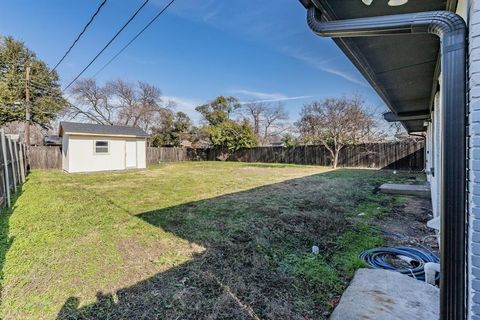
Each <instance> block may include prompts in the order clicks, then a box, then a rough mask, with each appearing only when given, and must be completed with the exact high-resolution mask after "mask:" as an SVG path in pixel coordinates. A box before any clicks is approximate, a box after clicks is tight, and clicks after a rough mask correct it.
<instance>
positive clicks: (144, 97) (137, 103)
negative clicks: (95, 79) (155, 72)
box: [107, 80, 168, 131]
mask: <svg viewBox="0 0 480 320" xmlns="http://www.w3.org/2000/svg"><path fill="white" fill-rule="evenodd" d="M107 86H109V87H110V88H111V90H112V92H113V93H114V94H115V96H116V97H117V98H118V99H117V100H118V101H119V103H118V110H119V111H118V122H119V123H121V124H123V125H128V126H138V127H141V128H142V129H144V130H145V131H148V130H149V129H150V128H151V127H152V125H153V124H154V123H156V122H158V121H160V118H162V117H164V116H165V115H166V112H167V109H168V108H167V107H164V106H163V101H162V99H161V91H160V89H159V88H157V87H155V86H154V85H151V84H148V83H145V82H138V86H135V84H133V83H129V82H125V81H122V80H116V81H113V82H110V83H108V84H107Z"/></svg>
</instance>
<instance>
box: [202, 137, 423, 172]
mask: <svg viewBox="0 0 480 320" xmlns="http://www.w3.org/2000/svg"><path fill="white" fill-rule="evenodd" d="M222 154H223V153H222V151H221V150H218V149H209V150H208V151H207V160H210V161H213V160H216V159H218V158H220V157H221V155H222ZM424 159H425V157H424V143H423V141H408V142H388V143H370V144H359V145H349V146H346V147H344V148H343V149H342V150H341V151H340V154H339V158H338V166H339V167H361V168H378V169H396V170H415V171H421V170H423V168H424ZM227 161H241V162H267V163H293V164H306V165H321V166H330V165H331V164H332V157H331V154H330V152H329V151H328V150H327V148H325V147H324V146H318V145H315V146H297V147H290V148H286V147H256V148H248V149H240V150H238V151H236V152H234V153H232V154H230V155H229V156H228V158H227Z"/></svg>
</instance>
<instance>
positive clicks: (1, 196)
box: [0, 129, 27, 207]
mask: <svg viewBox="0 0 480 320" xmlns="http://www.w3.org/2000/svg"><path fill="white" fill-rule="evenodd" d="M25 155H26V150H25V145H24V144H23V143H20V142H17V141H13V140H12V139H10V138H9V137H6V136H5V132H4V131H3V129H2V130H0V178H1V180H2V183H0V203H1V205H2V206H4V207H10V206H11V201H12V196H13V195H15V193H16V192H17V190H18V188H19V187H20V186H21V185H22V184H23V183H24V182H25V175H26V173H27V161H26V158H25Z"/></svg>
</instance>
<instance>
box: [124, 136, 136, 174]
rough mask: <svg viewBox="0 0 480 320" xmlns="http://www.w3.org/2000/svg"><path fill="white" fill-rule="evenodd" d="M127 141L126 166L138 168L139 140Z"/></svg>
mask: <svg viewBox="0 0 480 320" xmlns="http://www.w3.org/2000/svg"><path fill="white" fill-rule="evenodd" d="M126 143H127V144H126V148H125V151H126V155H125V158H126V160H125V162H126V167H127V168H136V167H137V141H127V142H126Z"/></svg>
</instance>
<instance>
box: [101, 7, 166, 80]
mask: <svg viewBox="0 0 480 320" xmlns="http://www.w3.org/2000/svg"><path fill="white" fill-rule="evenodd" d="M174 2H175V0H171V1H170V2H169V3H168V4H167V5H166V6H165V7H163V9H162V10H160V12H158V13H157V14H156V15H155V16H154V17H153V19H152V20H150V22H149V23H147V25H146V26H145V27H144V28H143V29H142V30H140V31H139V32H138V33H137V34H136V35H135V37H133V38H132V40H130V41H129V42H128V43H127V44H126V45H125V46H123V48H122V49H120V51H118V52H117V53H116V54H115V55H114V56H113V57H112V58H111V59H110V60H109V61H108V62H107V63H105V64H104V65H103V67H101V68H100V69H99V70H98V71H97V72H96V73H95V74H94V75H93V77H94V78H95V77H96V76H97V75H98V74H99V73H100V72H102V71H103V70H104V69H105V68H106V67H108V65H110V63H112V62H113V61H114V60H115V59H116V58H117V57H118V56H119V55H120V54H121V53H122V52H123V51H125V49H127V48H128V47H129V46H130V45H131V44H132V43H133V42H134V41H135V40H137V38H138V37H139V36H140V35H141V34H142V33H143V32H144V31H145V30H147V29H148V28H149V27H150V26H151V25H152V24H153V23H154V22H155V21H156V20H157V19H158V18H159V17H160V16H161V15H162V14H163V13H164V12H165V11H166V10H167V9H168V8H169V7H170V6H171V5H172V4H173V3H174Z"/></svg>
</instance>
